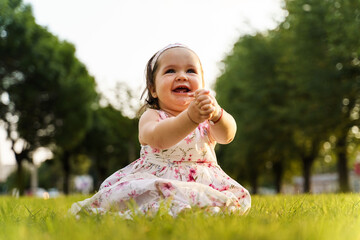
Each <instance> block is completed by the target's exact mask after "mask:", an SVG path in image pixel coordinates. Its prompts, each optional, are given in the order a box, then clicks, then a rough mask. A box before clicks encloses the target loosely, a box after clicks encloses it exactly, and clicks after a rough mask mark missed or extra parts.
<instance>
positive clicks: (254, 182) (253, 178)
mask: <svg viewBox="0 0 360 240" xmlns="http://www.w3.org/2000/svg"><path fill="white" fill-rule="evenodd" d="M250 183H251V187H252V194H257V193H258V190H259V185H258V173H257V172H255V171H254V172H252V173H251V176H250Z"/></svg>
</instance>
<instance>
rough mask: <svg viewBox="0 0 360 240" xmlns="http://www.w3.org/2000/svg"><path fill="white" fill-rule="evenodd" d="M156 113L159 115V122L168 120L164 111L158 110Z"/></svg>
mask: <svg viewBox="0 0 360 240" xmlns="http://www.w3.org/2000/svg"><path fill="white" fill-rule="evenodd" d="M156 111H157V112H158V114H159V117H160V119H159V120H164V119H166V118H168V116H167V115H166V113H165V112H164V111H162V110H156Z"/></svg>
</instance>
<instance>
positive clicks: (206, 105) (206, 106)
mask: <svg viewBox="0 0 360 240" xmlns="http://www.w3.org/2000/svg"><path fill="white" fill-rule="evenodd" d="M211 107H213V106H212V105H211V104H205V105H202V106H201V107H200V109H201V110H208V109H210V108H211Z"/></svg>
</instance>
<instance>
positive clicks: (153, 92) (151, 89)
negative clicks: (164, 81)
mask: <svg viewBox="0 0 360 240" xmlns="http://www.w3.org/2000/svg"><path fill="white" fill-rule="evenodd" d="M150 93H151V96H152V97H153V98H157V97H158V96H157V93H156V91H155V89H154V88H153V87H152V88H150Z"/></svg>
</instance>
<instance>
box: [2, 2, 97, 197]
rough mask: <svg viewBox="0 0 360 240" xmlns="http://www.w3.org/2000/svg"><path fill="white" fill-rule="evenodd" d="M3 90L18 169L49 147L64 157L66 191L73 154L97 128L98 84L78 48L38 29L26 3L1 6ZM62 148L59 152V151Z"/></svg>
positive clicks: (43, 29)
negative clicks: (94, 118) (89, 131)
mask: <svg viewBox="0 0 360 240" xmlns="http://www.w3.org/2000/svg"><path fill="white" fill-rule="evenodd" d="M1 6H2V7H4V8H2V9H5V10H3V11H4V12H5V14H4V17H2V18H0V19H1V21H2V22H0V26H1V29H2V36H3V37H2V38H0V55H1V56H2V59H1V61H0V69H1V71H0V72H1V73H0V74H1V75H0V79H1V82H0V83H1V87H0V89H1V91H2V94H4V93H6V94H7V95H8V96H9V102H8V103H6V104H4V103H3V104H2V105H1V109H2V110H1V113H2V115H1V116H0V118H1V119H2V120H3V121H5V123H6V128H7V130H8V133H9V134H8V136H9V137H10V139H11V140H12V142H13V149H14V150H16V149H15V146H16V145H17V144H18V143H23V144H22V149H21V150H20V151H15V156H16V160H17V163H18V168H19V169H20V168H21V162H22V161H23V160H24V159H28V160H29V161H31V158H32V156H31V154H32V152H33V151H34V150H35V149H36V148H38V147H40V146H47V147H50V148H52V149H53V150H55V149H57V152H61V153H62V163H63V169H64V174H65V177H64V192H65V193H68V186H69V184H68V180H69V174H70V163H69V159H70V157H71V154H72V151H73V150H74V149H75V148H76V147H77V145H78V144H79V143H80V142H81V141H82V139H83V137H84V136H85V133H86V131H87V129H88V128H89V127H90V125H91V119H92V118H91V114H92V111H93V108H94V107H96V104H95V103H96V100H97V93H96V91H95V81H94V78H93V77H91V76H90V75H89V74H88V72H87V70H86V68H85V66H84V65H83V64H82V63H81V62H80V61H79V60H78V59H77V58H76V57H75V48H74V46H73V45H72V44H70V43H68V42H66V41H60V40H59V39H58V38H57V37H56V36H54V35H52V34H51V33H49V32H48V31H47V30H46V29H45V28H43V27H41V26H39V25H37V24H36V23H35V21H34V18H33V16H32V12H31V8H30V7H29V6H28V5H24V4H22V2H21V1H5V0H2V1H1ZM54 146H56V147H54Z"/></svg>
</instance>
